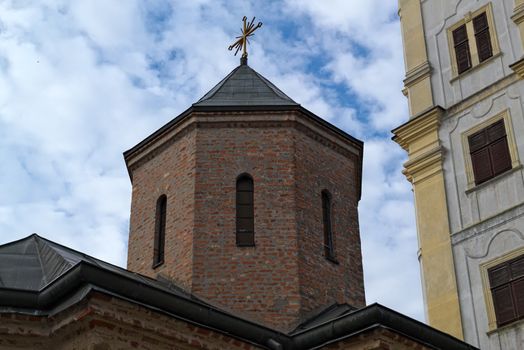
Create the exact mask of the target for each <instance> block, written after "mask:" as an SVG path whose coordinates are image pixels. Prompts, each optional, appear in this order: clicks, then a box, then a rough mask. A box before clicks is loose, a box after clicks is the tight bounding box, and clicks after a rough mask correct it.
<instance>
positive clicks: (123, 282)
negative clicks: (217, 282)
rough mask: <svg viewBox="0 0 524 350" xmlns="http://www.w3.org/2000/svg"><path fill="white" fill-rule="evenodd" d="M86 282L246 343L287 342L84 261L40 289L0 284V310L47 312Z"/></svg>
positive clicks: (270, 332) (284, 337) (273, 333)
mask: <svg viewBox="0 0 524 350" xmlns="http://www.w3.org/2000/svg"><path fill="white" fill-rule="evenodd" d="M87 284H89V285H93V286H97V287H101V288H102V289H103V290H107V291H108V292H110V293H111V294H113V293H114V294H115V295H116V296H119V297H123V298H125V299H129V300H131V301H134V302H138V303H140V304H142V305H144V306H149V307H153V308H157V309H159V310H162V311H164V312H168V313H169V314H171V315H172V316H174V317H177V318H179V319H183V320H185V321H188V322H191V323H193V324H197V325H200V326H203V327H206V328H211V329H215V330H218V331H220V332H221V333H226V334H230V335H231V336H233V337H236V338H240V339H244V340H246V341H248V342H255V343H256V344H258V345H262V346H264V347H266V348H268V349H278V347H272V346H271V345H270V344H269V345H268V344H267V343H268V341H269V340H273V342H276V343H277V344H288V343H289V341H290V339H289V337H288V336H287V335H286V334H284V333H281V332H278V331H275V330H272V329H270V328H267V327H264V326H262V325H259V324H256V323H254V322H251V321H249V320H245V319H242V318H240V317H238V316H235V315H232V314H229V313H227V312H225V311H222V310H220V309H217V308H215V307H213V306H212V305H209V304H205V303H203V302H201V301H199V300H196V299H192V298H188V297H183V296H180V295H177V294H174V293H170V292H169V291H168V290H165V289H162V288H158V287H155V286H152V285H148V284H145V283H140V281H138V280H135V279H133V278H130V276H127V275H124V274H120V273H117V272H115V271H112V270H108V269H105V268H103V267H100V266H98V265H95V264H93V263H91V262H88V261H81V262H79V263H78V264H76V265H75V266H74V267H73V268H71V269H69V270H68V271H67V272H65V273H64V274H63V275H61V276H60V278H59V279H56V280H54V281H53V282H52V283H50V284H48V285H47V286H45V287H44V288H43V289H41V290H40V291H26V290H18V289H11V288H2V287H0V303H1V305H0V310H1V307H7V308H8V309H9V310H11V311H13V310H14V308H16V309H18V310H21V312H23V310H33V311H36V310H40V311H42V312H40V313H38V314H39V315H42V316H44V315H47V314H46V312H45V311H46V310H49V309H51V308H59V305H60V304H62V303H68V302H69V296H71V295H73V294H74V292H75V291H76V290H77V289H79V288H81V287H82V286H85V285H87ZM78 301H80V300H78ZM57 305H58V306H57ZM59 309H60V308H59ZM33 314H34V312H33Z"/></svg>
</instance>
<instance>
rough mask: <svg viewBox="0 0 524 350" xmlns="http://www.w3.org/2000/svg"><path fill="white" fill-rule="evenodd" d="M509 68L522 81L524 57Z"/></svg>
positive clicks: (523, 76)
mask: <svg viewBox="0 0 524 350" xmlns="http://www.w3.org/2000/svg"><path fill="white" fill-rule="evenodd" d="M523 15H524V13H523ZM509 68H511V70H512V71H514V72H515V73H517V75H518V76H519V77H520V78H521V79H523V78H524V57H522V58H521V59H520V60H518V61H516V62H515V63H512V64H510V65H509Z"/></svg>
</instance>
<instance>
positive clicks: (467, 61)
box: [453, 24, 471, 74]
mask: <svg viewBox="0 0 524 350" xmlns="http://www.w3.org/2000/svg"><path fill="white" fill-rule="evenodd" d="M453 45H454V47H455V57H456V59H457V71H458V73H459V74H460V73H462V72H464V71H466V70H468V69H469V68H471V55H470V52H469V42H468V33H467V31H466V25H465V24H463V25H461V26H460V27H458V28H457V29H455V30H454V31H453Z"/></svg>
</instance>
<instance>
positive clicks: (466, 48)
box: [447, 3, 500, 81]
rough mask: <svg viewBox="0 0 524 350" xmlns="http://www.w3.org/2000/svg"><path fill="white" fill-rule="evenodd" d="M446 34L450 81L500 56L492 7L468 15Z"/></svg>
mask: <svg viewBox="0 0 524 350" xmlns="http://www.w3.org/2000/svg"><path fill="white" fill-rule="evenodd" d="M447 33H448V47H449V52H450V56H451V70H452V81H453V80H454V78H456V77H459V76H461V75H462V74H465V73H467V72H469V71H471V70H472V69H473V68H475V67H477V66H478V65H480V64H482V63H486V62H489V61H491V58H493V57H496V56H498V55H499V54H500V47H499V43H498V39H497V32H496V29H495V23H494V21H493V10H492V5H491V3H489V4H487V5H486V6H483V7H482V8H480V9H478V10H477V11H475V12H469V13H468V14H467V15H466V16H465V17H464V18H463V19H462V20H460V21H459V22H457V23H455V24H454V25H452V26H451V27H449V28H448V30H447Z"/></svg>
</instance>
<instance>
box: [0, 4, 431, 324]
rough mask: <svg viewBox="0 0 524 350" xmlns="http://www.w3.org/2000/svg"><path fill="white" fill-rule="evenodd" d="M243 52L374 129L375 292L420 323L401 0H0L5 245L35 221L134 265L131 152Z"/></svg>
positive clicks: (335, 112) (263, 69)
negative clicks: (402, 135)
mask: <svg viewBox="0 0 524 350" xmlns="http://www.w3.org/2000/svg"><path fill="white" fill-rule="evenodd" d="M244 15H246V16H248V17H249V18H251V17H252V16H257V20H261V21H263V22H264V25H263V27H262V28H261V29H259V30H258V31H257V32H256V34H255V36H254V38H253V40H252V45H251V47H250V56H249V57H250V60H249V64H250V66H251V67H253V68H254V69H255V70H257V71H258V72H260V73H261V74H262V75H264V76H265V77H267V78H268V79H270V80H271V81H272V82H273V83H275V84H276V85H277V86H278V87H280V88H281V89H282V90H283V91H284V92H286V93H287V94H288V95H289V96H290V97H291V98H293V99H294V100H295V101H297V102H299V103H301V104H302V105H303V106H304V107H306V108H307V109H309V110H311V111H312V112H314V113H316V114H317V115H319V116H321V117H323V118H325V119H326V120H328V121H330V122H331V123H333V124H335V125H336V126H338V127H340V128H342V129H344V130H345V131H347V132H349V133H350V134H352V135H353V136H355V137H357V138H359V139H361V140H363V141H364V142H365V153H364V180H363V195H362V200H361V202H360V206H359V210H360V226H361V236H362V250H363V256H364V270H365V284H366V298H367V302H368V303H372V302H379V303H381V304H383V305H386V306H389V307H392V308H394V309H396V310H398V311H400V312H402V313H405V314H407V315H410V316H412V317H415V318H417V319H420V320H423V318H424V316H423V305H422V295H421V288H420V278H419V268H418V262H417V258H416V250H417V243H416V230H415V219H414V208H413V203H412V193H411V188H410V185H409V183H408V182H407V181H406V180H405V178H404V177H403V175H402V174H401V169H402V163H403V162H404V161H405V159H406V156H405V154H404V152H403V151H402V150H401V149H400V147H399V146H397V145H396V144H395V143H394V142H392V141H391V140H390V138H391V133H390V130H391V129H392V128H394V127H396V126H398V125H400V124H401V123H403V122H404V121H406V119H407V116H408V112H407V101H406V100H405V98H404V96H402V94H401V89H402V78H403V75H404V65H403V58H402V43H401V38H400V27H399V23H398V17H397V7H396V1H384V0H366V1H361V0H351V1H350V0H330V1H314V0H311V1H305V0H283V1H254V0H253V1H238V0H235V1H231V0H227V1H226V0H223V1H217V0H213V1H212V0H192V1H167V0H148V1H143V0H125V1H124V0H120V1H118V0H89V1H85V0H78V1H70V0H34V1H31V0H0V162H1V163H0V243H5V242H9V241H12V240H15V239H19V238H22V237H25V236H27V235H29V234H31V233H33V232H36V233H38V234H40V235H42V236H44V237H46V238H49V239H51V240H54V241H57V242H59V243H62V244H65V245H68V246H71V247H73V248H75V249H78V250H81V251H84V252H86V253H88V254H91V255H93V256H96V257H98V258H100V259H104V260H107V261H109V262H112V263H115V264H118V265H120V266H125V264H126V251H127V249H126V247H127V234H128V223H129V207H130V193H131V185H130V181H129V178H128V175H127V172H126V169H125V165H124V161H123V157H122V152H123V151H125V150H127V149H129V148H131V147H132V146H134V145H135V144H136V143H138V142H139V141H140V140H142V139H143V138H144V137H146V136H147V135H149V134H150V133H151V132H153V131H154V130H156V129H158V128H159V127H160V126H162V125H164V124H165V123H166V122H168V121H169V120H171V119H172V118H174V117H175V116H177V115H178V114H179V113H180V112H182V111H183V110H185V109H186V108H187V107H188V106H189V105H190V104H191V103H193V102H195V101H196V100H197V99H199V98H200V97H201V96H202V95H204V94H205V93H206V92H207V91H208V90H209V89H211V88H212V87H213V86H214V85H215V84H216V83H217V82H218V81H219V80H220V79H221V78H223V77H224V76H225V75H226V74H228V73H229V72H230V71H231V70H232V69H234V68H235V67H236V66H237V65H238V62H239V57H238V56H237V57H234V56H233V54H232V53H231V52H230V51H228V50H227V47H228V46H229V45H230V44H231V43H232V42H233V41H234V38H235V36H237V35H238V34H239V28H240V27H241V19H242V17H243V16H244Z"/></svg>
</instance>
